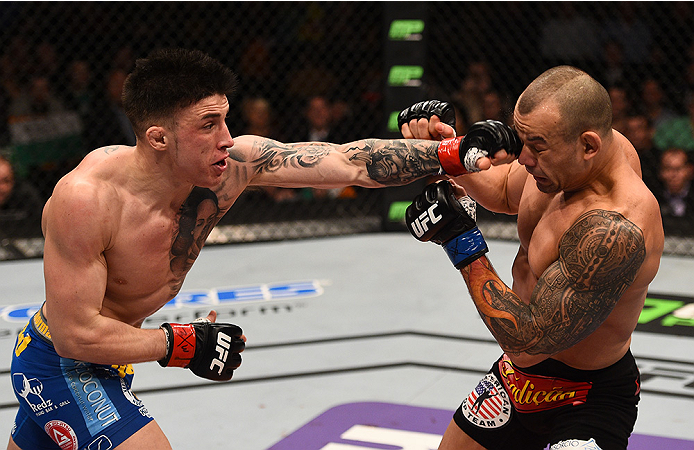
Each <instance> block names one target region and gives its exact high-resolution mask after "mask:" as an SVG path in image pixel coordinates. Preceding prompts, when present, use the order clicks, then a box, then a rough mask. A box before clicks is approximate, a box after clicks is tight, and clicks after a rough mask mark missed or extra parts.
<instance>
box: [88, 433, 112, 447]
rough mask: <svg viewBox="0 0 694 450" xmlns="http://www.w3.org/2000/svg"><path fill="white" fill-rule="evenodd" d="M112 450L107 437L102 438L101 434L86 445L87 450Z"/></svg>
mask: <svg viewBox="0 0 694 450" xmlns="http://www.w3.org/2000/svg"><path fill="white" fill-rule="evenodd" d="M112 448H113V443H112V442H111V440H110V439H109V438H108V436H104V435H103V434H102V435H101V436H99V437H98V438H96V439H94V440H93V441H91V442H90V443H89V445H87V450H110V449H112Z"/></svg>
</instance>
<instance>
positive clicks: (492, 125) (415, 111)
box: [398, 100, 523, 176]
mask: <svg viewBox="0 0 694 450" xmlns="http://www.w3.org/2000/svg"><path fill="white" fill-rule="evenodd" d="M432 116H437V117H439V119H441V121H442V122H444V123H446V124H448V125H450V126H451V127H453V128H455V111H454V109H453V107H452V106H451V105H450V104H449V103H446V102H441V101H438V100H428V101H425V102H419V103H415V104H414V105H412V106H410V107H409V108H406V109H404V110H402V111H401V112H400V114H399V115H398V126H399V127H400V128H401V129H402V126H403V125H405V124H409V123H410V121H412V120H419V119H430V118H431V117H432ZM522 148H523V144H522V142H521V140H520V138H519V137H518V135H517V134H516V132H515V131H514V130H513V129H512V128H511V127H509V126H508V125H506V124H504V123H502V122H499V121H497V120H485V121H481V122H476V123H474V124H472V125H471V126H470V129H469V130H468V132H467V134H466V135H465V136H458V137H453V138H448V139H444V140H442V141H441V143H440V144H439V148H438V151H437V155H438V158H439V162H440V163H441V167H442V169H443V171H444V172H445V173H446V174H448V175H451V176H458V175H463V174H466V173H469V172H478V171H479V169H478V168H477V165H476V163H477V160H478V159H480V158H482V157H485V156H490V155H491V156H493V155H494V154H495V153H496V152H498V151H500V150H506V152H507V153H509V154H512V155H513V156H515V157H518V156H519V155H520V152H521V149H522Z"/></svg>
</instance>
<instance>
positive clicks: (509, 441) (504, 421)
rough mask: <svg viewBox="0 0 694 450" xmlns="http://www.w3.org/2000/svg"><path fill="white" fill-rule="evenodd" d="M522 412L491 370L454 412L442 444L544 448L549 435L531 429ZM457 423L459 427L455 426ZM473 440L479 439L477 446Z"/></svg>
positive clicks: (497, 449) (503, 449)
mask: <svg viewBox="0 0 694 450" xmlns="http://www.w3.org/2000/svg"><path fill="white" fill-rule="evenodd" d="M519 416H520V414H519V413H518V412H517V411H516V410H515V409H514V408H513V406H512V405H511V401H510V399H509V396H508V393H507V392H506V391H505V389H504V387H503V385H502V383H501V382H500V381H499V379H498V377H497V375H496V374H495V373H494V371H493V370H492V372H490V373H488V374H487V375H485V376H484V378H482V380H480V382H479V383H478V384H477V386H476V387H475V388H474V389H473V390H472V392H471V393H470V395H468V397H467V398H465V399H464V400H463V402H462V403H461V405H460V407H459V408H458V409H457V410H456V411H455V413H454V414H453V422H452V423H451V425H449V427H448V430H446V433H447V434H448V435H449V436H448V437H446V436H444V441H442V444H444V443H445V444H446V447H442V448H446V449H448V448H451V449H452V448H456V447H455V446H454V445H455V443H456V442H458V444H457V445H458V447H457V448H460V449H468V448H470V449H479V448H485V449H488V450H506V449H509V448H522V449H524V450H542V449H544V448H545V447H546V436H543V435H540V434H538V433H534V432H532V431H530V429H528V428H526V427H525V426H524V425H523V423H522V421H521V420H520V417H519ZM452 427H457V428H458V430H457V431H456V430H454V429H452ZM470 442H475V443H477V445H478V447H476V446H474V445H471V444H470Z"/></svg>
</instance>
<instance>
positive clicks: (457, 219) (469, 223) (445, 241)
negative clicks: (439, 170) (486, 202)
mask: <svg viewBox="0 0 694 450" xmlns="http://www.w3.org/2000/svg"><path fill="white" fill-rule="evenodd" d="M461 200H462V203H461V201H459V200H458V199H457V198H455V194H454V192H453V186H452V185H451V183H449V182H448V181H439V182H437V183H433V184H430V185H428V186H426V187H425V188H424V190H423V191H422V193H421V194H419V195H418V196H417V197H415V199H414V201H413V202H412V204H411V205H410V206H408V207H407V211H406V213H405V223H406V224H407V228H408V229H409V230H410V233H412V236H414V237H415V238H416V239H419V240H420V241H422V242H426V241H431V242H435V243H437V244H439V245H442V246H443V248H444V250H445V251H446V253H447V254H448V257H449V258H450V259H451V262H452V263H453V265H454V266H455V268H456V269H460V268H462V267H465V266H467V265H468V264H470V263H471V262H473V261H474V260H476V259H477V258H479V257H480V256H482V255H484V254H485V253H487V252H488V251H489V249H488V248H487V243H486V242H485V241H484V237H482V233H481V232H480V230H479V228H477V223H476V222H475V216H476V214H475V201H474V200H472V199H471V198H470V197H463V198H462V199H461Z"/></svg>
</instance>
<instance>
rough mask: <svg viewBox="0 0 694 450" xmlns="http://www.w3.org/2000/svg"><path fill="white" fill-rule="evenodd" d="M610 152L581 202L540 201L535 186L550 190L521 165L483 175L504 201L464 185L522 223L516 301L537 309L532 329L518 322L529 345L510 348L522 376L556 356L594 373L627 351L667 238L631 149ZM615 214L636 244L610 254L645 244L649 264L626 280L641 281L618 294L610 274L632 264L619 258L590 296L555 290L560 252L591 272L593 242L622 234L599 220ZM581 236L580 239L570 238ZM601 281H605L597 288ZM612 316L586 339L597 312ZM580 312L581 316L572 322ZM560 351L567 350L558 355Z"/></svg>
mask: <svg viewBox="0 0 694 450" xmlns="http://www.w3.org/2000/svg"><path fill="white" fill-rule="evenodd" d="M612 145H613V146H615V152H614V157H613V158H612V160H611V161H610V162H609V167H608V168H607V169H606V170H603V171H601V172H600V175H599V176H597V177H596V178H595V180H591V182H590V188H582V189H580V190H577V191H575V192H566V191H563V190H562V191H558V192H542V191H541V190H540V188H539V187H538V183H539V186H542V184H543V183H545V184H546V183H550V182H549V181H548V180H547V179H546V178H545V177H544V176H542V175H544V174H541V172H539V170H535V168H534V167H531V168H529V169H526V167H524V166H522V165H521V164H519V163H518V162H513V163H512V164H511V165H510V167H509V165H500V166H496V167H492V169H491V170H490V172H489V173H488V174H481V175H480V177H489V175H492V173H493V172H498V175H499V177H498V178H497V177H496V176H492V177H490V178H491V179H493V180H496V181H495V182H498V181H499V180H500V179H502V178H503V179H505V180H506V183H507V184H506V190H505V191H504V192H505V197H504V199H503V201H500V198H499V197H497V196H489V195H488V194H487V193H488V192H492V191H491V190H489V189H488V185H487V183H486V182H483V183H481V184H478V183H477V182H475V181H472V178H473V177H474V175H473V177H469V178H467V179H465V177H461V178H460V179H459V181H461V182H462V184H463V185H464V186H465V187H466V189H468V191H470V192H471V195H472V196H473V198H476V199H477V200H478V201H479V203H480V204H481V205H483V206H485V207H487V208H489V209H491V210H496V211H502V212H507V213H512V214H518V236H519V239H520V246H519V249H518V253H517V255H516V258H515V261H514V264H513V269H512V273H513V286H512V291H513V293H515V294H516V295H517V296H518V297H519V299H520V300H521V301H522V302H523V303H524V304H525V305H532V306H531V308H530V314H532V316H533V317H534V320H532V321H526V322H521V321H519V322H518V323H519V324H521V325H520V327H521V328H522V329H521V330H519V335H522V336H523V337H524V338H525V339H526V342H524V343H517V344H513V345H509V347H507V348H505V350H507V352H509V356H510V357H511V359H512V360H513V361H514V363H516V364H517V365H519V366H521V367H523V366H529V365H532V364H535V363H537V362H540V361H542V360H543V359H545V358H547V357H548V356H551V357H552V358H554V359H557V360H559V361H562V362H564V363H566V364H568V365H569V366H572V367H575V368H578V369H585V370H592V369H598V368H602V367H607V366H609V365H610V364H612V363H614V362H616V361H617V360H619V359H620V358H621V357H622V356H623V355H624V353H625V352H626V351H627V349H628V348H629V345H630V342H631V333H632V332H633V330H634V328H635V327H636V323H637V320H638V317H639V314H640V312H641V309H642V307H643V302H644V300H645V297H646V291H647V288H648V284H649V283H650V282H651V280H652V279H653V277H654V276H655V274H656V272H657V270H658V266H659V263H660V255H661V253H662V246H663V235H662V226H660V216H659V214H658V206H657V202H656V201H655V199H654V198H653V195H652V194H651V192H650V191H649V190H648V189H647V188H646V186H645V185H644V184H643V182H642V181H641V178H640V176H639V173H638V172H640V169H639V168H638V160H636V159H634V158H633V155H635V150H634V148H633V146H631V144H630V143H629V142H628V141H627V140H626V139H625V138H624V137H623V136H622V135H621V134H619V133H617V132H614V136H613V140H612ZM531 173H533V174H534V175H535V176H533V175H531ZM615 214H618V215H621V216H622V217H623V218H624V219H626V220H625V221H623V222H622V223H621V224H620V225H619V226H623V227H626V228H628V229H627V230H626V231H627V233H626V235H627V236H631V238H629V240H628V242H627V241H619V240H616V242H614V245H626V244H630V245H638V244H637V243H634V242H631V239H633V236H642V238H643V244H642V245H643V246H644V249H645V251H646V252H645V254H646V259H645V260H644V262H643V263H642V264H641V265H640V266H638V267H634V271H638V273H634V274H630V275H633V276H634V277H635V279H634V281H633V282H632V283H631V284H630V285H629V286H628V287H626V289H624V287H623V286H619V285H618V283H619V281H615V280H614V279H612V278H610V273H609V270H611V268H614V267H616V266H620V265H621V266H623V265H624V264H627V263H628V262H629V261H623V260H618V259H617V258H618V257H619V256H620V254H621V255H622V256H623V252H620V251H619V250H617V251H615V252H611V253H610V254H609V256H608V259H607V260H605V261H601V263H600V265H601V266H602V267H603V268H606V267H607V269H605V270H604V271H602V272H601V271H600V270H596V271H595V273H596V275H597V276H595V277H594V276H593V274H592V273H589V274H587V275H586V276H588V277H590V278H589V283H586V287H585V291H584V292H579V293H578V295H574V294H575V293H576V291H575V290H574V289H573V288H572V287H569V286H562V285H560V283H558V282H557V276H558V275H559V274H560V273H561V272H562V271H567V269H566V267H567V261H566V255H560V249H561V248H562V247H564V248H565V249H566V248H567V247H571V248H570V249H569V250H570V251H571V253H572V258H576V259H577V261H574V262H576V267H577V268H578V269H579V270H583V269H586V267H589V264H588V261H586V260H582V258H587V257H589V256H590V254H591V251H592V250H593V249H595V246H596V245H598V244H599V241H596V240H597V239H599V240H604V239H609V236H608V234H610V233H613V232H615V231H617V232H618V231H619V230H617V229H616V228H613V229H608V228H606V227H607V225H606V226H605V227H601V226H599V225H597V224H596V220H598V218H599V217H600V216H604V215H607V216H608V218H610V220H611V219H612V217H613V216H614V215H615ZM589 225H590V226H589ZM577 226H578V227H580V228H579V229H580V231H579V230H577V231H576V232H575V233H567V231H569V230H570V229H572V227H577ZM612 226H613V227H614V226H615V225H612ZM574 229H576V228H574ZM632 230H633V232H634V233H632ZM591 233H592V234H591ZM607 242H609V240H607ZM610 258H613V259H614V260H610ZM590 270H592V268H591V269H589V270H588V271H590ZM601 274H604V275H606V278H605V279H602V280H600V279H598V277H599V276H600V275H601ZM538 281H541V282H540V283H538ZM615 283H617V284H615ZM615 292H619V293H620V294H621V295H619V297H618V298H610V297H614V293H615ZM584 294H586V295H584ZM612 306H613V309H611V312H610V313H609V315H608V316H607V318H606V319H605V320H604V322H602V323H601V324H600V325H599V326H598V327H597V329H595V330H594V331H593V332H592V333H587V334H585V335H582V334H581V333H582V332H588V330H590V329H591V327H592V324H593V323H594V321H598V320H599V314H597V313H596V312H595V311H597V310H600V309H603V308H605V307H607V308H611V307H612ZM577 311H580V313H578V314H576V312H577ZM549 323H553V324H554V325H555V326H554V327H552V328H553V329H552V330H549V328H550V327H548V324H549ZM543 328H544V329H543ZM531 336H532V338H530V337H531ZM528 341H532V343H530V342H528ZM499 343H500V344H501V345H502V347H504V345H505V344H507V343H508V344H510V342H504V340H503V338H502V339H501V340H500V342H499ZM555 347H559V348H563V350H561V351H559V352H556V351H552V349H553V348H555ZM521 348H525V351H520V349H521Z"/></svg>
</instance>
